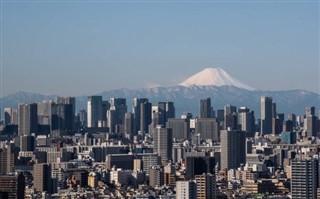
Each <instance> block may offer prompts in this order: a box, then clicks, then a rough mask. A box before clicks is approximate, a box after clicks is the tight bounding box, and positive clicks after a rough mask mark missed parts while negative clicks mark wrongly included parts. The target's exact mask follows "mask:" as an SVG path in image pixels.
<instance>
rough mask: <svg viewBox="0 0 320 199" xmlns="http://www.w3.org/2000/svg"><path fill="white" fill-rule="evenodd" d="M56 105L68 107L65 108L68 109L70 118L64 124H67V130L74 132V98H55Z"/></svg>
mask: <svg viewBox="0 0 320 199" xmlns="http://www.w3.org/2000/svg"><path fill="white" fill-rule="evenodd" d="M57 104H64V105H69V106H67V107H70V108H71V110H70V111H68V112H70V114H69V115H70V116H69V117H70V118H68V121H67V122H66V123H69V125H71V126H69V127H68V129H70V127H71V129H70V130H74V122H75V115H76V98H75V97H57Z"/></svg>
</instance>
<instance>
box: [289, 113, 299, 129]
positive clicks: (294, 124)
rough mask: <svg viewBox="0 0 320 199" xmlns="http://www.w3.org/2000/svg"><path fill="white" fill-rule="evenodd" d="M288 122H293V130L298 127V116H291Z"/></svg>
mask: <svg viewBox="0 0 320 199" xmlns="http://www.w3.org/2000/svg"><path fill="white" fill-rule="evenodd" d="M288 120H290V121H292V126H293V129H295V128H296V127H297V116H296V115H295V114H289V115H288Z"/></svg>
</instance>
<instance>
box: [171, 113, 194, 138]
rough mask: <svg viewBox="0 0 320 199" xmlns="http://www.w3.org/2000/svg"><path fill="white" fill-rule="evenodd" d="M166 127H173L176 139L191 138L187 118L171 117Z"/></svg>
mask: <svg viewBox="0 0 320 199" xmlns="http://www.w3.org/2000/svg"><path fill="white" fill-rule="evenodd" d="M166 127H167V128H171V129H172V134H173V138H175V139H178V140H183V139H188V138H190V136H189V124H188V120H187V119H176V118H170V119H169V120H168V122H167V125H166Z"/></svg>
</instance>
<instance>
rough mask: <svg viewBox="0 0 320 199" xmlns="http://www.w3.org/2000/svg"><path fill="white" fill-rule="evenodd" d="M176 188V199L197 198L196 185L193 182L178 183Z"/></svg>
mask: <svg viewBox="0 0 320 199" xmlns="http://www.w3.org/2000/svg"><path fill="white" fill-rule="evenodd" d="M176 188H177V191H176V199H196V198H197V184H196V183H195V182H194V181H178V182H177V183H176Z"/></svg>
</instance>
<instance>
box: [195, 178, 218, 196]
mask: <svg viewBox="0 0 320 199" xmlns="http://www.w3.org/2000/svg"><path fill="white" fill-rule="evenodd" d="M195 179H196V183H197V188H198V190H197V199H207V198H216V176H215V174H210V173H208V174H205V173H204V174H202V175H196V176H195Z"/></svg>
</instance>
